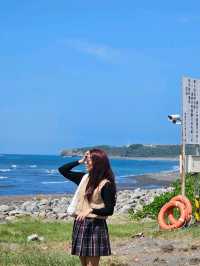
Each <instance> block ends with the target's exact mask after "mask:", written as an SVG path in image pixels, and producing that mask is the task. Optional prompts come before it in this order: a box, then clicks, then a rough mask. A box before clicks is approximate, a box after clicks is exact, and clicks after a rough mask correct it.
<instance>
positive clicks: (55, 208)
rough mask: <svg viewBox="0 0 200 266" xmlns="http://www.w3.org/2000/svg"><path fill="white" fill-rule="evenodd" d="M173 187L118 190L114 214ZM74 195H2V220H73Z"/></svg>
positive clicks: (0, 217)
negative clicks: (70, 205) (29, 217)
mask: <svg viewBox="0 0 200 266" xmlns="http://www.w3.org/2000/svg"><path fill="white" fill-rule="evenodd" d="M171 190H172V188H171V187H163V188H157V189H140V188H137V189H135V190H121V191H118V192H117V203H116V206H115V211H114V214H121V213H127V212H128V210H129V209H130V208H133V209H134V210H135V211H136V210H140V209H141V208H142V206H143V205H146V204H148V203H150V202H152V201H153V199H154V197H155V196H158V195H160V194H162V193H164V192H166V191H171ZM71 198H72V195H37V196H24V197H23V196H15V197H0V202H1V203H0V204H1V205H0V222H9V221H12V220H15V219H16V218H18V217H24V216H31V217H35V218H36V217H38V218H41V219H48V220H71V219H72V218H71V217H70V216H68V214H67V207H68V205H69V203H70V201H71Z"/></svg>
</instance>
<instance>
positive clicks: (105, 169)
mask: <svg viewBox="0 0 200 266" xmlns="http://www.w3.org/2000/svg"><path fill="white" fill-rule="evenodd" d="M89 152H90V157H91V160H92V170H90V171H89V181H88V184H87V187H86V192H85V197H86V198H87V199H88V201H90V200H91V197H92V194H93V192H94V190H95V188H96V187H97V186H98V185H99V183H100V182H101V180H103V179H108V180H109V181H110V183H111V186H112V191H113V193H114V199H113V200H114V202H113V204H114V205H115V204H116V184H115V177H114V174H113V171H112V169H111V166H110V162H109V159H108V156H107V154H106V153H105V151H103V150H100V149H91V150H89Z"/></svg>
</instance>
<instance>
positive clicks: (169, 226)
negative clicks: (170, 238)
mask: <svg viewBox="0 0 200 266" xmlns="http://www.w3.org/2000/svg"><path fill="white" fill-rule="evenodd" d="M174 208H179V210H180V217H179V219H178V220H176V219H174V222H173V223H169V224H168V223H167V222H166V220H165V219H166V216H168V213H169V212H170V210H173V209H174ZM185 219H186V212H185V205H184V204H183V203H182V202H180V201H169V202H168V203H166V204H165V205H164V206H163V207H162V208H161V210H160V212H159V214H158V224H159V225H160V228H161V229H166V230H169V229H175V228H179V227H181V226H182V225H183V224H184V222H185Z"/></svg>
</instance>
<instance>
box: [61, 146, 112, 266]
mask: <svg viewBox="0 0 200 266" xmlns="http://www.w3.org/2000/svg"><path fill="white" fill-rule="evenodd" d="M82 163H85V164H86V169H87V172H88V173H87V176H85V175H86V173H83V172H73V171H71V169H72V168H73V167H75V166H78V165H79V164H82ZM59 172H60V173H61V174H62V175H63V176H64V177H66V178H68V179H69V180H71V181H73V182H74V183H76V184H77V185H79V184H80V182H81V180H82V182H83V180H85V181H84V182H83V183H82V182H81V184H80V186H81V189H80V191H79V201H78V204H77V208H76V216H75V219H74V225H73V233H72V251H71V254H72V255H78V256H79V258H80V261H81V264H82V265H83V266H89V265H90V266H98V265H99V260H100V256H108V255H111V249H110V240H109V234H108V228H107V224H106V218H107V216H109V215H112V214H113V211H114V206H115V204H116V185H115V178H114V175H113V172H112V170H111V167H110V163H109V160H108V157H107V155H106V153H105V152H104V151H103V150H100V149H91V150H89V151H87V152H86V153H85V155H84V157H83V158H82V159H81V160H79V161H74V162H71V163H68V164H65V165H63V166H61V167H60V168H59ZM83 176H84V178H83ZM82 178H83V179H82Z"/></svg>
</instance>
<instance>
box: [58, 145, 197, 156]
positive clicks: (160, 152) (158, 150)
mask: <svg viewBox="0 0 200 266" xmlns="http://www.w3.org/2000/svg"><path fill="white" fill-rule="evenodd" d="M92 148H99V149H103V150H104V151H106V153H107V154H108V156H110V157H123V158H133V157H134V158H135V157H144V158H174V159H175V158H178V156H179V154H180V145H157V144H131V145H124V146H109V145H99V146H90V147H82V148H74V149H63V150H62V151H61V155H62V156H82V155H83V154H84V152H85V151H87V150H89V149H92ZM186 151H187V153H188V154H195V147H193V146H192V145H187V150H186Z"/></svg>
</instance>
